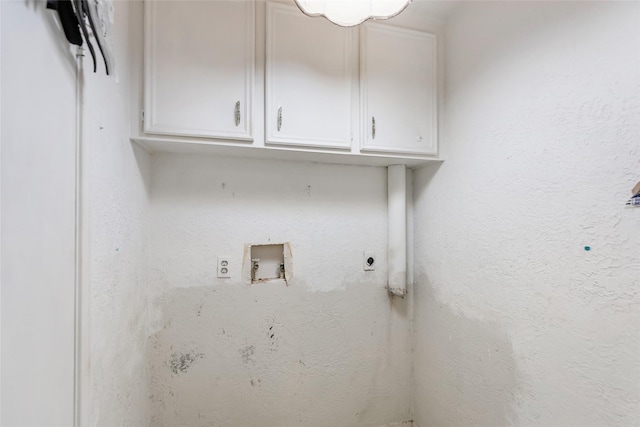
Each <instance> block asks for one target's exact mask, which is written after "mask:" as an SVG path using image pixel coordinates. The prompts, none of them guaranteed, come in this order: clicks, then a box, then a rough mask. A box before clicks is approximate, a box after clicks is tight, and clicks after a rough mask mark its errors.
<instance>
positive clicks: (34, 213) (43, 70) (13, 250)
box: [0, 1, 76, 427]
mask: <svg viewBox="0 0 640 427" xmlns="http://www.w3.org/2000/svg"><path fill="white" fill-rule="evenodd" d="M0 11H1V16H2V20H1V21H2V23H1V27H2V34H1V37H0V38H1V39H2V47H1V52H0V54H1V56H2V70H1V75H2V81H1V85H2V107H1V108H2V111H1V115H2V117H1V120H2V137H1V138H2V166H1V168H0V169H1V172H2V179H1V181H2V196H1V197H2V214H1V216H2V258H1V260H0V261H1V263H2V278H1V282H2V289H1V292H2V318H1V320H0V323H1V325H2V330H1V335H2V357H1V360H2V369H1V373H0V378H1V382H2V385H1V387H2V406H1V407H0V413H1V415H0V425H2V426H6V427H30V426H39V427H41V426H42V427H44V426H69V425H72V424H73V367H74V365H73V354H74V348H73V326H74V319H73V313H74V310H73V308H74V200H75V190H74V188H75V187H74V164H75V163H74V162H75V126H76V121H75V109H74V105H75V102H74V101H75V77H76V74H75V65H74V57H73V54H72V53H71V51H70V49H69V48H68V44H67V43H66V41H65V40H64V36H63V35H62V33H60V32H59V31H58V28H57V23H56V20H55V18H54V15H53V13H52V12H51V11H48V10H46V9H45V7H44V2H35V1H2V2H0Z"/></svg>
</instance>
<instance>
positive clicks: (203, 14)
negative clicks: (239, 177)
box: [144, 0, 255, 140]
mask: <svg viewBox="0 0 640 427" xmlns="http://www.w3.org/2000/svg"><path fill="white" fill-rule="evenodd" d="M145 12H146V13H145V27H146V31H145V37H146V39H145V74H146V75H145V120H144V131H145V132H146V133H152V134H163V135H184V136H198V137H213V138H224V139H240V140H252V138H253V137H252V121H251V109H252V105H251V104H252V93H253V81H254V45H255V43H254V20H255V18H254V16H255V15H254V4H253V2H252V1H238V0H235V1H234V0H218V1H184V0H172V1H163V0H148V1H147V2H146V10H145Z"/></svg>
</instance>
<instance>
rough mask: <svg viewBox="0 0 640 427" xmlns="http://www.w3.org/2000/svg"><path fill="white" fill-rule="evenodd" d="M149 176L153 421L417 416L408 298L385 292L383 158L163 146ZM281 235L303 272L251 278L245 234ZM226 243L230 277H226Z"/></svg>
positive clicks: (364, 420)
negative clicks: (323, 159) (289, 156)
mask: <svg viewBox="0 0 640 427" xmlns="http://www.w3.org/2000/svg"><path fill="white" fill-rule="evenodd" d="M151 182H152V185H151V187H152V197H151V203H152V205H151V208H152V209H151V211H152V242H151V243H152V244H151V247H152V248H153V249H152V257H151V259H152V261H151V278H152V284H153V287H154V294H155V295H156V298H155V300H154V302H153V308H152V319H153V321H152V330H151V338H150V339H151V346H152V355H151V365H152V400H153V418H152V425H153V426H156V427H161V426H162V427H170V426H177V425H184V426H197V427H200V426H262V427H270V426H271V427H288V426H305V427H314V426H318V427H320V426H323V427H325V426H328V425H331V426H341V427H349V426H357V427H362V426H379V425H384V424H387V423H389V422H396V421H403V420H407V419H410V418H411V417H410V412H409V409H410V404H411V388H412V387H411V382H410V381H411V379H410V368H409V367H410V362H411V352H410V335H409V333H410V324H409V322H408V320H407V319H408V308H407V305H408V304H409V300H408V299H406V300H401V299H391V298H390V297H389V296H388V294H387V290H386V283H387V268H386V258H387V256H386V243H387V238H386V231H387V224H386V215H387V205H386V199H387V195H386V169H384V168H367V167H354V166H329V165H317V164H310V163H309V164H305V163H293V162H279V161H260V160H240V159H220V158H214V157H202V156H200V157H198V156H190V155H164V154H155V155H154V156H153V159H152V179H151ZM270 242H271V243H282V242H290V244H291V248H292V255H293V264H294V278H293V280H292V281H291V283H290V284H289V286H287V285H285V284H284V283H282V282H280V283H268V282H267V283H261V284H256V285H247V284H245V283H243V281H242V276H241V265H242V258H243V249H244V244H245V243H270ZM365 250H366V251H373V252H375V253H376V256H377V268H376V270H375V271H368V272H365V271H363V251H365ZM218 255H225V256H228V257H229V259H230V272H231V278H230V279H217V278H216V258H217V256H218Z"/></svg>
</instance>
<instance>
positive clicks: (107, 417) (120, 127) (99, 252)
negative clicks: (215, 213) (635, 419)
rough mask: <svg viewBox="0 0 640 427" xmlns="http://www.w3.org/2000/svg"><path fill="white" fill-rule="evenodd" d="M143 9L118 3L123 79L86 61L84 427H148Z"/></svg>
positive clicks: (116, 32) (116, 47)
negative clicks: (136, 140)
mask: <svg viewBox="0 0 640 427" xmlns="http://www.w3.org/2000/svg"><path fill="white" fill-rule="evenodd" d="M136 3H137V2H124V1H115V2H114V5H115V16H114V22H115V24H114V31H113V34H114V35H115V43H114V51H115V55H116V66H117V69H116V72H117V77H115V76H112V77H107V76H105V74H104V68H103V64H99V65H98V73H97V74H93V71H92V68H91V67H92V64H91V60H90V59H89V57H88V53H87V56H86V57H85V61H84V66H85V78H86V80H85V108H84V113H85V116H84V118H85V123H84V131H85V132H84V135H85V150H86V159H87V162H86V165H87V166H86V180H87V181H86V182H87V185H88V193H89V200H88V203H89V217H88V218H87V222H86V223H87V231H88V233H89V241H90V248H89V250H88V253H87V255H88V258H89V259H90V263H89V265H88V268H89V272H88V273H89V276H90V284H89V286H90V294H89V298H88V301H86V300H85V302H88V303H89V305H90V307H89V318H90V323H89V326H90V328H89V337H88V340H89V343H90V344H89V351H90V353H89V356H90V371H89V372H90V376H89V384H87V387H88V388H89V390H88V391H87V390H85V393H83V396H82V398H83V399H85V400H86V401H87V402H85V404H86V403H88V406H85V407H84V410H85V416H86V417H87V418H85V419H84V424H85V425H91V426H98V427H103V426H104V427H112V426H131V427H142V426H146V425H148V423H149V419H150V416H151V415H150V401H149V384H150V377H149V372H150V371H149V352H148V340H147V336H148V310H147V308H148V302H149V290H150V286H149V280H148V258H149V245H148V232H149V228H148V221H149V219H148V204H149V201H148V199H149V173H150V157H149V155H148V154H147V153H146V152H144V151H143V150H141V149H140V148H139V147H138V146H137V145H132V144H131V142H130V140H129V129H130V125H129V108H130V91H131V88H132V81H131V76H130V74H129V63H130V58H129V45H130V38H131V37H132V36H131V34H132V33H133V32H135V31H137V28H138V27H139V24H138V21H139V20H140V19H141V18H140V16H139V14H140V7H139V4H136Z"/></svg>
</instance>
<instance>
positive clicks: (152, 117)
mask: <svg viewBox="0 0 640 427" xmlns="http://www.w3.org/2000/svg"><path fill="white" fill-rule="evenodd" d="M162 1H164V0H145V1H144V109H143V111H144V119H143V122H144V123H143V132H144V133H146V134H156V135H173V136H186V137H202V138H218V139H229V140H238V141H249V142H252V141H253V139H254V118H253V112H254V105H253V104H254V86H255V56H256V55H255V3H254V1H251V0H246V1H245V0H242V1H241V2H242V3H245V22H244V23H243V25H245V38H246V40H247V43H246V46H245V49H244V58H245V61H246V63H245V66H244V68H243V70H244V73H245V76H244V87H243V93H242V94H239V96H238V97H237V98H238V100H239V101H241V102H242V104H241V106H240V111H241V112H242V113H241V114H242V118H241V120H240V125H239V126H238V129H237V130H232V131H229V130H223V129H215V128H214V126H212V127H210V128H206V129H193V128H190V127H181V126H176V125H166V124H162V123H157V113H156V97H155V93H156V73H155V69H154V68H155V67H154V65H155V62H154V58H155V57H156V56H157V50H158V49H161V48H162V47H161V46H157V43H156V41H155V39H154V31H155V29H156V28H155V27H154V25H155V24H156V22H157V14H156V13H157V3H158V2H162ZM216 1H225V2H227V1H228V2H229V3H231V2H232V1H233V0H216ZM220 84H224V82H221V83H220ZM229 111H230V112H229V116H230V117H233V106H232V105H230V109H229Z"/></svg>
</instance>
